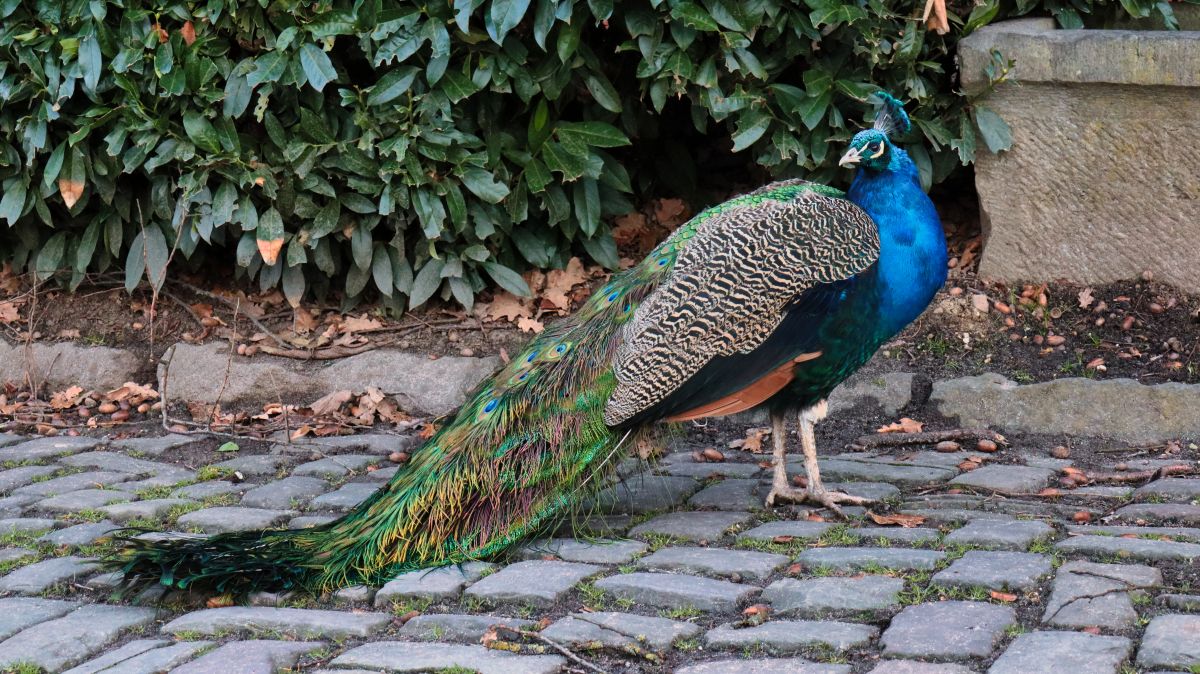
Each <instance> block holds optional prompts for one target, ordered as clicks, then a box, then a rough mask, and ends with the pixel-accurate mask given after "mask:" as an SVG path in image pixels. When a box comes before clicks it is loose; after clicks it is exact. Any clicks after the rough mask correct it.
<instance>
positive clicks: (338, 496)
mask: <svg viewBox="0 0 1200 674" xmlns="http://www.w3.org/2000/svg"><path fill="white" fill-rule="evenodd" d="M378 490H379V485H378V484H377V483H374V482H350V483H347V484H344V485H342V486H341V487H340V488H338V489H337V490H336V491H331V492H329V493H328V494H322V495H320V496H318V497H316V498H314V499H313V500H312V501H310V502H309V504H308V506H309V508H311V509H313V510H350V509H351V508H353V507H354V506H356V505H358V504H359V503H362V502H363V501H365V500H366V499H367V497H368V496H370V495H371V494H374V493H375V492H376V491H378Z"/></svg>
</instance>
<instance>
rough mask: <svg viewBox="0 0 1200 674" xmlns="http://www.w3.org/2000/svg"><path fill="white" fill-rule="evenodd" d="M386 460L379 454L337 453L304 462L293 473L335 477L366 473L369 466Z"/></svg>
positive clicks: (327, 477)
mask: <svg viewBox="0 0 1200 674" xmlns="http://www.w3.org/2000/svg"><path fill="white" fill-rule="evenodd" d="M386 460H387V457H386V456H381V455H377V454H337V455H335V456H327V457H325V458H324V459H317V460H316V461H309V462H307V463H302V464H300V465H299V466H296V467H295V468H293V469H292V475H301V476H309V477H320V478H325V479H335V478H341V477H346V476H347V475H353V474H356V473H365V472H367V466H371V465H378V464H380V463H383V462H384V461H386Z"/></svg>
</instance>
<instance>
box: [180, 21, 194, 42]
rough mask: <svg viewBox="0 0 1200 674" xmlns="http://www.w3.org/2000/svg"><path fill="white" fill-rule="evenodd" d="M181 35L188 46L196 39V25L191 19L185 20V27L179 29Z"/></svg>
mask: <svg viewBox="0 0 1200 674" xmlns="http://www.w3.org/2000/svg"><path fill="white" fill-rule="evenodd" d="M179 35H180V37H182V38H183V43H184V44H186V45H187V46H189V47H190V46H192V43H193V42H195V41H196V26H195V24H193V23H192V22H191V21H184V22H183V27H182V28H180V29H179Z"/></svg>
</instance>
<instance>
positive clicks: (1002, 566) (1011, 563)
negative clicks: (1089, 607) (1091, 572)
mask: <svg viewBox="0 0 1200 674" xmlns="http://www.w3.org/2000/svg"><path fill="white" fill-rule="evenodd" d="M1053 571H1054V566H1053V565H1052V564H1051V563H1050V558H1049V557H1047V556H1046V555H1037V554H1033V553H1031V552H982V551H979V550H970V551H968V552H967V553H966V554H965V555H963V556H962V557H961V558H960V559H956V560H954V563H953V564H951V565H950V566H949V567H948V568H946V569H944V570H942V571H939V572H938V573H936V574H934V575H933V582H934V583H936V584H938V585H944V586H947V587H986V588H988V589H990V590H1006V589H1007V590H1029V589H1032V588H1034V587H1037V585H1038V582H1039V581H1040V580H1041V579H1042V578H1043V577H1045V576H1048V575H1050V574H1051V573H1052V572H1053Z"/></svg>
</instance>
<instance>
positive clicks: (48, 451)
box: [0, 436, 100, 464]
mask: <svg viewBox="0 0 1200 674" xmlns="http://www.w3.org/2000/svg"><path fill="white" fill-rule="evenodd" d="M98 444H100V441H99V440H97V439H96V438H85V437H82V436H79V437H71V436H62V437H57V436H56V437H53V438H36V439H33V440H29V441H27V442H22V443H20V444H16V445H9V446H8V447H5V448H3V449H0V464H2V463H5V462H7V461H42V460H46V459H53V458H54V457H56V456H66V455H68V454H78V453H79V452H86V451H87V450H89V449H91V448H93V447H95V446H96V445H98Z"/></svg>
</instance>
